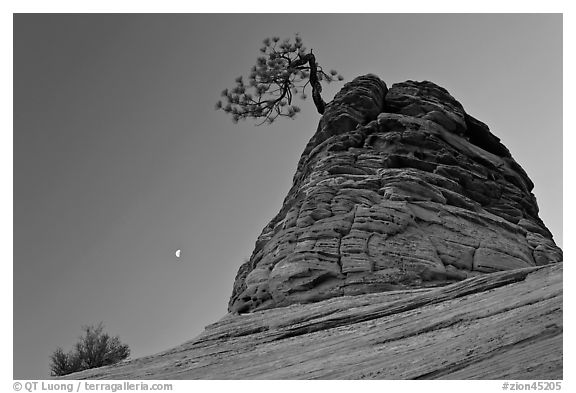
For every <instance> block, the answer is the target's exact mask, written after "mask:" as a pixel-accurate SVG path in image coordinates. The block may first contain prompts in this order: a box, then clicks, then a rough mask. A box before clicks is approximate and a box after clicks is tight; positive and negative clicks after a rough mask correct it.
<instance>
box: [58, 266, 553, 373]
mask: <svg viewBox="0 0 576 393" xmlns="http://www.w3.org/2000/svg"><path fill="white" fill-rule="evenodd" d="M562 319H563V318H562V264H561V263H559V264H552V265H547V266H540V267H529V268H522V269H515V270H508V271H502V272H496V273H493V274H484V275H480V276H477V277H472V278H469V279H466V280H463V281H459V282H457V283H453V284H448V285H446V286H443V287H438V288H419V289H409V290H401V291H387V292H381V293H373V294H364V295H356V296H340V297H335V298H331V299H327V300H324V301H321V302H317V303H311V304H292V305H290V306H286V307H279V308H273V309H269V310H262V311H258V312H254V313H248V314H243V315H232V314H229V315H227V316H226V317H224V318H223V319H222V320H220V321H218V322H216V323H214V324H212V325H210V326H208V327H206V330H205V331H204V332H203V333H202V334H201V335H200V336H199V337H197V338H195V339H194V340H191V341H189V342H187V343H184V344H182V345H180V346H177V347H175V348H171V349H169V350H166V351H163V352H161V353H158V354H156V355H151V356H146V357H142V358H139V359H133V360H129V361H125V362H122V363H118V364H116V365H112V366H106V367H101V368H98V369H91V370H86V371H82V372H79V373H75V374H70V375H68V376H66V377H65V378H66V379H105V380H106V379H108V380H109V379H120V380H125V379H460V380H462V379H507V380H519V379H529V380H551V379H562V378H563V366H562V354H563V352H562V337H563V322H562Z"/></svg>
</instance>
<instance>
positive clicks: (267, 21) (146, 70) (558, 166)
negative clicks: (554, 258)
mask: <svg viewBox="0 0 576 393" xmlns="http://www.w3.org/2000/svg"><path fill="white" fill-rule="evenodd" d="M296 32H299V33H300V35H301V36H302V38H303V40H304V44H305V45H306V46H307V47H308V48H314V53H315V54H316V57H317V60H318V61H319V63H320V64H321V65H324V66H325V68H327V69H330V68H335V69H336V70H338V71H339V72H340V73H341V74H342V75H343V76H344V77H345V78H346V80H347V81H348V80H351V79H352V78H354V77H356V76H358V75H361V74H365V73H369V72H371V73H375V74H377V75H379V76H380V77H381V78H382V79H383V80H384V81H385V82H386V83H387V84H388V85H389V86H390V85H391V84H393V83H395V82H401V81H404V80H407V79H414V80H431V81H433V82H435V83H437V84H439V85H441V86H443V87H445V88H446V89H448V91H449V92H450V93H451V94H452V95H453V96H454V97H455V98H456V99H458V100H459V101H460V102H461V103H462V104H463V106H464V108H465V109H466V111H467V112H468V113H470V114H471V115H472V116H474V117H476V118H478V119H480V120H482V121H483V122H485V123H486V124H488V125H489V126H490V128H491V130H492V132H493V133H494V134H496V135H497V136H498V137H499V138H501V140H502V142H503V143H504V144H505V145H506V146H507V147H508V148H509V150H510V151H511V152H512V155H513V156H514V158H515V159H516V161H518V162H519V163H520V164H521V165H522V166H523V167H524V169H525V170H526V172H527V173H528V174H529V176H530V177H531V179H532V180H533V181H534V183H535V185H536V187H535V189H534V193H535V195H536V197H537V199H538V203H539V205H540V216H541V218H542V219H543V220H544V222H545V224H546V225H547V226H548V227H549V228H550V230H551V231H552V233H553V234H554V236H555V240H556V242H557V244H558V245H559V246H560V247H562V16H561V15H560V14H546V15H544V14H523V15H521V14H499V15H490V14H484V15H482V14H470V15H458V14H450V15H442V14H436V15H430V14H429V15H418V14H411V15H398V14H396V15H394V14H376V15H346V14H334V15H318V14H316V15H312V14H311V15H289V14H279V15H250V14H243V15H230V14H228V15H226V14H221V15H210V14H206V15H199V14H188V15H184V14H182V15H169V14H161V15H129V14H118V15H97V14H90V15H74V14H66V15H54V14H44V15H32V14H17V15H15V17H14V135H13V138H14V171H13V174H14V228H13V229H14V265H13V272H14V273H13V274H14V277H13V283H14V293H13V295H14V314H13V315H14V378H15V379H43V378H46V377H48V375H49V367H48V364H49V355H50V354H51V353H52V351H54V349H55V348H56V347H57V346H62V347H63V348H64V349H65V350H68V349H70V348H71V347H72V345H73V343H74V342H75V341H76V339H77V337H78V336H79V335H80V333H81V326H82V325H85V324H94V323H98V322H99V321H103V322H104V324H105V325H106V327H107V331H108V332H109V333H111V334H113V335H119V336H120V337H121V339H122V341H124V342H126V343H127V344H129V345H130V347H131V349H132V354H133V357H139V356H143V355H147V354H152V353H155V352H158V351H160V350H163V349H167V348H169V347H171V346H175V345H178V344H181V343H183V342H185V341H187V340H189V339H192V338H194V337H195V336H196V335H198V334H199V333H200V332H201V331H202V329H203V327H204V326H206V325H207V324H209V323H212V322H215V321H217V320H218V319H220V318H221V317H222V316H224V315H225V313H226V306H227V301H228V298H229V296H230V294H231V290H232V284H233V280H234V277H235V275H236V272H237V269H238V267H239V266H240V265H241V263H242V262H243V260H244V259H246V258H247V257H249V256H250V254H251V252H252V249H253V247H254V242H255V240H256V238H257V236H258V235H259V233H260V231H261V230H262V228H263V227H264V226H265V225H266V224H267V223H268V221H269V220H270V219H271V218H272V217H273V216H274V215H275V214H276V213H277V212H278V211H279V209H280V207H281V205H282V201H283V199H284V197H285V195H286V194H287V192H288V190H289V188H290V186H291V181H292V176H293V175H294V171H295V167H296V163H297V162H298V159H299V157H300V154H301V153H302V151H303V149H304V146H305V144H306V143H307V141H308V140H309V138H310V137H311V136H312V134H313V133H314V131H315V129H316V125H317V122H318V119H319V116H318V114H316V113H315V110H314V106H313V104H312V102H311V101H308V102H306V103H302V104H301V105H300V106H301V107H302V109H303V110H302V113H301V114H300V116H299V117H297V118H296V119H295V120H289V119H279V121H278V122H277V123H276V124H274V125H273V126H268V127H265V126H261V127H255V126H254V123H253V122H244V123H240V124H238V125H234V124H232V122H231V121H230V119H229V118H228V117H226V115H225V114H224V113H223V112H217V111H215V110H214V104H215V102H216V101H217V100H218V99H219V92H220V91H222V90H223V89H224V88H227V87H233V85H234V82H233V81H234V78H235V77H236V76H239V75H241V74H244V75H247V72H248V71H249V69H250V67H251V66H252V65H253V64H254V62H255V59H256V57H257V56H258V48H259V47H260V45H261V41H262V39H263V38H265V37H269V36H273V35H278V36H280V37H292V36H293V34H294V33H296ZM341 86H342V83H335V84H333V85H331V86H329V87H328V88H325V91H324V99H325V100H326V101H329V100H330V99H331V98H332V97H333V95H334V93H335V92H336V91H337V90H338V89H339V88H340V87H341ZM179 248H181V249H182V250H183V257H182V258H181V259H180V260H178V259H176V258H175V257H174V251H175V250H177V249H179Z"/></svg>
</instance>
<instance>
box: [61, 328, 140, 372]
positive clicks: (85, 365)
mask: <svg viewBox="0 0 576 393" xmlns="http://www.w3.org/2000/svg"><path fill="white" fill-rule="evenodd" d="M82 330H83V331H84V335H83V336H81V337H80V338H79V341H78V342H77V343H76V344H75V345H74V349H73V350H72V351H70V352H68V353H64V351H63V350H62V348H60V347H59V348H57V349H56V351H54V352H53V353H52V355H51V356H50V371H51V374H52V376H62V375H68V374H71V373H75V372H78V371H82V370H87V369H90V368H96V367H102V366H108V365H110V364H115V363H118V362H119V361H121V360H124V359H126V358H127V357H128V356H130V348H129V347H128V345H126V344H122V343H121V342H120V339H119V338H118V336H115V337H110V335H108V333H104V325H103V324H102V322H100V323H99V324H98V325H96V326H83V327H82Z"/></svg>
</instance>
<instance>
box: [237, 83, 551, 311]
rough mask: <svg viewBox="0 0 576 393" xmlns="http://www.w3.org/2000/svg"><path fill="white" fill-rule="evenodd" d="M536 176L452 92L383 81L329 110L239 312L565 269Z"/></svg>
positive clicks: (271, 227) (243, 288) (240, 280)
mask: <svg viewBox="0 0 576 393" xmlns="http://www.w3.org/2000/svg"><path fill="white" fill-rule="evenodd" d="M532 188H533V184H532V181H531V180H530V179H529V177H528V176H527V174H526V173H525V171H524V170H523V169H522V167H521V166H520V165H519V164H518V163H517V162H516V161H514V159H513V158H512V156H511V154H510V152H509V151H508V149H507V148H506V147H505V146H504V145H503V144H502V143H500V140H499V139H498V138H497V137H496V136H495V135H493V134H492V133H491V132H490V130H489V129H488V127H487V126H486V125H485V124H484V123H482V122H480V121H479V120H477V119H475V118H474V117H472V116H470V115H468V114H467V113H466V111H465V110H464V108H463V107H462V105H461V104H460V103H459V102H458V101H457V100H456V99H454V97H452V96H451V95H450V94H449V93H448V92H447V91H446V90H445V89H443V88H442V87H439V86H437V85H435V84H434V83H431V82H414V81H407V82H403V83H397V84H394V85H393V86H392V87H391V88H390V89H388V88H387V86H386V84H385V83H384V82H383V81H381V80H380V79H379V78H378V77H377V76H375V75H366V76H362V77H359V78H356V79H355V80H353V81H352V82H350V83H348V84H346V85H345V86H344V88H343V89H342V90H341V91H340V92H339V93H338V94H337V95H336V97H335V98H334V100H333V101H332V102H331V103H330V104H328V106H327V108H326V112H325V114H324V115H323V117H322V119H321V120H320V124H319V126H318V129H317V131H316V134H315V135H314V136H313V137H312V139H311V140H310V142H309V143H308V145H307V146H306V148H305V150H304V153H303V154H302V157H301V158H300V161H299V163H298V167H297V172H296V174H295V176H294V182H293V186H292V188H291V190H290V192H289V193H288V195H287V197H286V199H285V201H284V204H283V206H282V208H281V209H280V212H279V213H278V215H277V216H276V217H274V218H273V219H272V221H270V223H269V224H268V225H267V226H266V227H265V228H264V230H263V231H262V234H261V235H260V236H259V238H258V240H257V242H256V248H255V250H254V252H253V253H252V256H251V257H250V259H249V260H248V261H247V262H246V263H244V264H243V265H242V266H241V267H240V270H239V272H238V274H237V277H236V280H235V283H234V288H233V293H232V297H231V299H230V302H229V311H231V312H237V313H245V312H251V311H255V310H262V309H267V308H273V307H280V306H286V305H289V304H293V303H308V302H315V301H319V300H323V299H328V298H332V297H337V296H344V295H355V294H365V293H372V292H382V291H390V290H401V289H409V288H422V287H430V286H438V285H446V284H448V283H452V282H455V281H459V280H463V279H465V278H468V277H473V276H475V275H478V274H484V273H491V272H495V271H502V270H509V269H518V268H523V267H530V266H541V265H546V264H549V263H554V262H560V261H561V260H562V251H561V250H560V249H559V248H558V247H557V246H556V245H555V243H554V241H553V240H552V234H551V233H550V231H549V230H548V229H547V228H546V226H545V225H544V223H543V222H542V221H541V220H540V218H539V217H538V206H537V203H536V199H535V197H534V195H533V194H532V193H531V190H532Z"/></svg>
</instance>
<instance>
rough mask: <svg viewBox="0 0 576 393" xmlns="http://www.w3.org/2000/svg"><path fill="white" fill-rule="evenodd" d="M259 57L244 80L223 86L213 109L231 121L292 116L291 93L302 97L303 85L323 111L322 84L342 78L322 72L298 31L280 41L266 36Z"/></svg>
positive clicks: (318, 107) (268, 120)
mask: <svg viewBox="0 0 576 393" xmlns="http://www.w3.org/2000/svg"><path fill="white" fill-rule="evenodd" d="M260 52H261V53H262V56H260V57H258V59H257V61H256V65H254V66H253V67H252V69H251V70H250V75H249V77H248V83H247V84H245V83H244V79H243V78H242V76H240V77H238V78H236V86H235V87H234V88H233V89H225V90H224V91H223V92H222V97H224V100H225V101H226V102H225V103H223V102H222V101H218V102H217V103H216V109H220V110H223V111H224V112H226V113H229V114H231V115H232V120H233V121H234V122H235V123H236V122H238V120H245V119H247V118H253V119H262V121H261V122H260V123H259V124H258V125H260V124H263V123H268V124H270V123H272V122H273V121H274V120H275V119H276V118H277V117H278V116H282V117H290V118H293V117H294V116H296V114H297V113H298V112H300V108H299V107H298V106H296V105H293V104H292V98H293V97H294V95H297V94H299V96H300V98H302V99H306V98H307V95H306V88H307V87H308V85H310V87H311V88H312V100H313V101H314V105H315V106H316V109H317V111H318V113H320V114H323V113H324V108H325V106H326V103H325V102H324V100H323V99H322V96H321V92H322V84H321V82H323V81H325V82H327V83H330V82H332V81H334V80H336V79H337V80H339V81H341V80H343V79H344V78H343V77H342V76H341V75H339V74H338V72H337V71H335V70H331V71H330V72H329V73H326V72H324V70H323V69H322V67H321V66H320V65H318V63H317V62H316V57H315V56H314V54H313V53H312V49H311V50H310V51H309V52H306V48H305V47H304V45H303V44H302V39H301V38H300V36H299V35H298V34H296V37H295V39H294V42H291V40H290V39H288V38H287V39H284V40H283V41H280V38H279V37H273V38H266V39H265V40H264V41H263V46H262V48H260Z"/></svg>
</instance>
